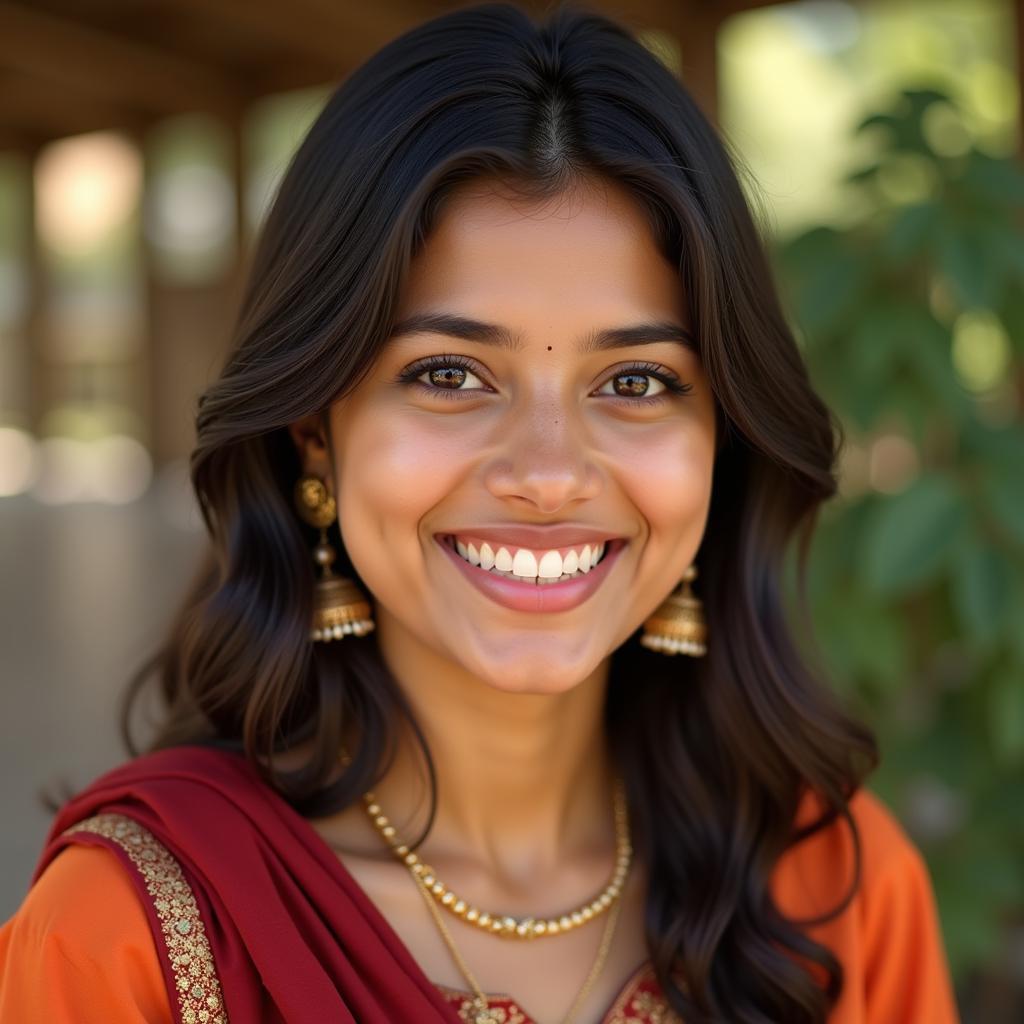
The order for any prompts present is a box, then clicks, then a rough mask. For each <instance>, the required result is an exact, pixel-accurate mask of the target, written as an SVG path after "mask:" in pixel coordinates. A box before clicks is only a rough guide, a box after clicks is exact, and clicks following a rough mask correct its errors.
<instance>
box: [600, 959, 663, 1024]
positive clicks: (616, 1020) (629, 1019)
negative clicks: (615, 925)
mask: <svg viewBox="0 0 1024 1024" xmlns="http://www.w3.org/2000/svg"><path fill="white" fill-rule="evenodd" d="M653 978H654V969H653V968H652V967H651V965H650V964H649V963H648V964H645V965H644V966H643V967H642V968H641V969H639V970H638V971H637V972H636V974H634V975H633V977H632V979H630V982H629V984H628V985H626V987H625V989H624V990H623V991H622V993H621V995H620V996H619V998H618V999H616V1000H615V1002H614V1003H613V1004H612V1008H611V1009H610V1010H609V1011H608V1014H607V1015H606V1016H605V1018H604V1021H605V1024H682V1021H681V1020H680V1019H679V1017H678V1016H677V1015H676V1014H675V1013H674V1012H673V1010H672V1008H671V1007H670V1006H669V1005H668V1002H667V1000H666V999H665V997H664V996H662V995H655V994H654V993H653V992H649V991H647V990H644V989H642V988H641V986H642V984H643V982H644V981H647V980H652V979H653Z"/></svg>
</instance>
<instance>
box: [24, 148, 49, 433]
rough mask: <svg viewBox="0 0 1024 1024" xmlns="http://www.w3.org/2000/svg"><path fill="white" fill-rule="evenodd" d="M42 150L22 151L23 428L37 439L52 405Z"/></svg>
mask: <svg viewBox="0 0 1024 1024" xmlns="http://www.w3.org/2000/svg"><path fill="white" fill-rule="evenodd" d="M42 148H43V146H42V144H40V143H35V144H33V145H31V146H30V147H27V148H26V150H25V153H26V156H27V159H28V173H27V174H26V182H25V236H24V239H23V244H24V259H25V284H26V295H25V320H24V325H25V330H24V339H25V346H26V348H27V360H26V363H27V375H28V396H27V400H26V410H25V411H26V418H27V423H26V426H27V427H28V429H29V430H30V431H31V432H32V433H33V434H35V435H36V436H37V437H38V436H39V435H40V432H41V428H42V424H43V419H44V417H45V416H46V413H47V412H49V410H50V408H51V407H52V405H53V399H54V390H55V387H54V370H53V363H52V360H51V359H50V355H49V353H50V338H49V330H48V321H47V308H48V297H49V291H50V282H49V275H48V274H47V272H46V263H45V259H44V256H43V250H42V246H41V245H40V242H39V209H38V207H39V196H38V191H37V188H36V164H37V162H38V159H39V153H40V151H41V150H42Z"/></svg>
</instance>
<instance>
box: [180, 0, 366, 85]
mask: <svg viewBox="0 0 1024 1024" xmlns="http://www.w3.org/2000/svg"><path fill="white" fill-rule="evenodd" d="M175 5H176V6H177V7H179V8H182V9H183V10H187V11H189V12H191V13H192V14H194V15H195V16H197V17H198V18H199V19H200V20H202V21H205V22H206V23H207V27H208V28H209V29H211V30H213V29H214V27H215V26H216V27H219V28H222V29H223V30H224V31H225V32H230V31H231V30H232V29H233V28H236V27H237V28H238V29H241V30H243V31H244V32H247V33H249V34H251V35H253V36H255V37H256V38H257V39H262V40H263V41H265V42H266V43H267V44H268V46H269V47H271V48H274V49H278V48H280V49H283V50H284V51H285V52H286V55H287V52H288V51H292V52H293V53H294V54H295V56H296V58H298V59H300V60H301V59H303V58H306V59H310V58H311V59H312V60H313V61H314V62H315V63H316V64H317V65H323V66H326V69H328V77H329V76H330V75H339V74H340V73H342V72H343V71H344V70H346V69H347V68H349V67H351V66H352V65H353V64H355V63H357V62H358V61H361V60H363V59H365V58H366V57H367V56H368V55H369V52H370V51H369V49H367V47H366V46H365V45H364V41H363V40H362V39H361V33H360V32H359V30H358V23H359V20H360V15H359V14H358V13H354V12H353V10H352V9H351V8H349V7H347V6H345V5H339V6H338V7H337V8H335V9H334V10H336V11H337V10H340V12H341V14H342V16H343V17H344V19H345V29H346V30H345V31H338V20H337V15H336V14H335V13H333V12H332V13H331V15H330V16H329V17H325V18H324V19H323V21H322V23H318V19H317V17H315V16H314V17H310V16H309V15H307V14H306V13H305V12H302V13H300V14H299V15H297V14H296V11H295V6H294V4H292V3H287V4H285V3H281V2H280V0H217V2H216V3H215V4H211V3H210V0H175ZM345 12H347V13H345ZM317 13H318V14H319V12H317Z"/></svg>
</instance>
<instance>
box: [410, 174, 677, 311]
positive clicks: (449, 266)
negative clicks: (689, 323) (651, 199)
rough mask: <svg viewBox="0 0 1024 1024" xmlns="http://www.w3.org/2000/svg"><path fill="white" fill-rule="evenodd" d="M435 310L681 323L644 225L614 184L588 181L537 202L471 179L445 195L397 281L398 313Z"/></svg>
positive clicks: (664, 265) (665, 265)
mask: <svg viewBox="0 0 1024 1024" xmlns="http://www.w3.org/2000/svg"><path fill="white" fill-rule="evenodd" d="M441 304H443V305H444V306H445V307H446V308H447V307H454V306H455V305H456V304H458V307H459V310H458V311H459V312H463V313H465V312H472V311H474V310H475V311H477V312H480V313H482V312H484V311H485V310H486V311H488V312H489V313H492V314H493V312H494V309H495V307H500V308H501V309H503V310H504V311H505V312H506V320H507V322H511V320H513V319H519V320H520V321H522V320H524V319H525V318H527V317H530V316H533V315H537V316H551V315H558V316H572V315H573V314H575V315H576V316H577V317H583V318H585V319H587V320H590V319H593V318H594V317H598V318H600V317H602V316H607V317H612V316H615V317H618V318H621V316H622V315H623V314H624V313H629V312H632V313H634V314H636V313H640V314H646V315H650V314H652V313H656V314H659V315H663V316H666V317H669V316H675V317H676V318H678V319H685V318H686V311H685V302H684V298H683V294H682V285H681V282H680V279H679V275H678V272H677V271H676V269H675V268H674V267H673V266H672V265H671V264H670V263H669V262H668V261H667V260H666V259H665V258H664V257H663V256H662V254H661V253H660V251H659V250H658V247H657V245H656V243H655V239H654V236H653V234H652V232H651V229H650V226H649V224H648V221H647V217H646V215H645V213H644V211H643V209H642V207H641V206H640V205H639V203H638V201H637V200H636V199H634V198H633V197H632V196H631V195H630V194H629V192H628V191H627V190H626V189H625V188H623V187H622V186H619V185H617V184H615V183H614V182H606V181H600V182H588V183H583V184H580V185H578V186H575V187H574V188H573V189H572V190H571V191H569V192H566V193H564V194H562V195H559V196H556V197H553V198H551V199H546V200H534V199H526V198H524V197H522V196H517V195H516V194H515V193H514V192H513V191H511V190H510V189H509V188H507V187H505V186H503V185H502V183H500V182H497V181H493V182H492V181H474V182H470V183H468V184H466V185H463V186H462V187H461V188H460V189H458V190H457V191H456V192H454V193H453V194H452V195H451V196H449V197H448V199H447V200H446V202H445V204H444V205H443V207H442V208H441V212H440V213H439V215H438V218H437V220H436V221H435V223H434V225H433V227H432V230H431V232H430V234H429V235H428V236H427V239H426V241H425V242H424V245H423V247H422V248H421V250H420V251H419V252H418V253H417V255H416V257H415V258H414V259H413V261H412V263H411V265H410V268H409V273H408V275H407V278H406V280H405V282H404V286H403V291H402V299H401V309H402V313H403V314H406V313H409V312H412V311H420V310H423V309H429V308H431V307H432V306H438V305H441Z"/></svg>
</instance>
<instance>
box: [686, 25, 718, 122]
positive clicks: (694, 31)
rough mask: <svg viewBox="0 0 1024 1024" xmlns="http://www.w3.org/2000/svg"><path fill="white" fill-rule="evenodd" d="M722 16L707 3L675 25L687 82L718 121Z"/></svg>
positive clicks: (709, 114) (695, 96)
mask: <svg viewBox="0 0 1024 1024" xmlns="http://www.w3.org/2000/svg"><path fill="white" fill-rule="evenodd" d="M721 24H722V18H721V15H720V14H719V13H718V12H717V11H714V10H708V9H707V8H706V7H704V6H703V5H701V6H699V7H695V8H693V9H690V10H688V11H686V15H685V17H684V18H682V19H681V23H677V24H676V25H675V26H674V35H675V37H676V39H678V40H679V48H680V52H681V54H682V65H683V66H682V78H683V84H684V85H685V86H686V87H687V89H689V90H690V92H691V93H692V94H693V97H694V99H696V101H697V103H698V104H700V108H701V109H702V110H703V111H704V113H705V114H706V115H707V117H708V118H709V119H710V120H711V121H712V122H713V123H714V124H715V125H717V124H718V48H717V39H718V29H719V28H720V26H721Z"/></svg>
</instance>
